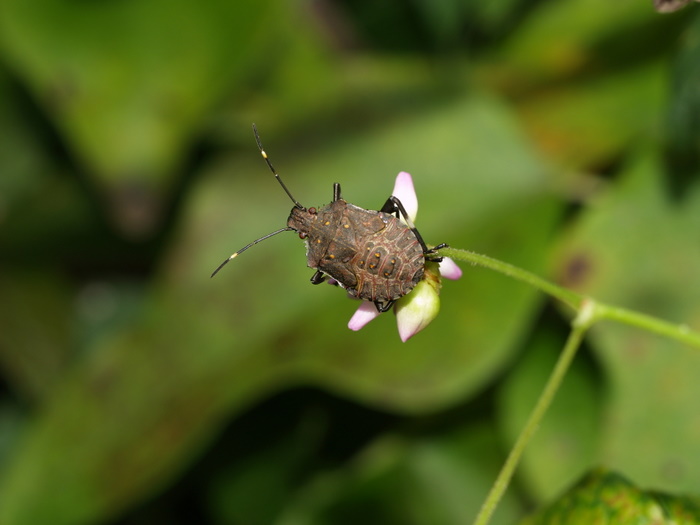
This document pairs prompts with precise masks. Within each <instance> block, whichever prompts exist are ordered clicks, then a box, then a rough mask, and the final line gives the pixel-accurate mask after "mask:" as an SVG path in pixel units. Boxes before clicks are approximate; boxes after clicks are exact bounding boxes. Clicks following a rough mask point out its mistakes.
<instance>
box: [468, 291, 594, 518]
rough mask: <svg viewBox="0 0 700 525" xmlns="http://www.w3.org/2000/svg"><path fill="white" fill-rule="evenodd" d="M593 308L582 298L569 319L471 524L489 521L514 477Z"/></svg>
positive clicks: (586, 326)
mask: <svg viewBox="0 0 700 525" xmlns="http://www.w3.org/2000/svg"><path fill="white" fill-rule="evenodd" d="M587 305H590V306H587ZM592 308H594V305H593V303H592V302H584V306H583V307H582V309H581V312H580V313H579V315H578V316H577V317H576V319H574V322H573V323H572V330H571V333H570V334H569V338H568V339H567V341H566V345H565V346H564V350H563V351H562V353H561V354H560V356H559V359H558V360H557V364H556V366H555V367H554V370H552V374H551V375H550V376H549V380H548V381H547V384H546V385H545V387H544V390H543V391H542V394H541V395H540V397H539V399H538V400H537V404H536V405H535V407H534V409H533V410H532V413H531V414H530V417H529V418H528V420H527V423H526V424H525V427H524V428H523V430H522V431H521V432H520V435H519V436H518V439H517V441H516V442H515V445H514V446H513V449H512V450H511V451H510V454H509V455H508V459H506V462H505V463H504V465H503V467H502V468H501V471H500V472H499V474H498V477H497V478H496V481H495V482H494V484H493V487H491V491H490V492H489V494H488V496H487V497H486V500H485V501H484V504H483V505H482V506H481V510H480V511H479V514H478V515H477V517H476V520H475V521H474V525H486V524H487V523H488V522H489V520H490V519H491V515H492V514H493V512H494V511H495V510H496V506H497V505H498V502H499V501H500V500H501V498H502V497H503V494H504V493H505V491H506V489H507V488H508V484H509V483H510V480H511V478H512V477H513V473H514V472H515V469H516V467H517V466H518V463H519V461H520V458H521V457H522V455H523V452H524V451H525V447H527V445H528V443H529V442H530V440H531V439H532V436H533V435H534V434H535V431H536V430H537V428H538V427H539V425H540V423H541V421H542V418H543V417H544V415H545V413H546V412H547V409H548V408H549V406H550V405H551V404H552V400H553V399H554V396H555V395H556V393H557V390H559V387H560V385H561V383H562V381H563V380H564V376H566V372H567V371H568V369H569V366H570V365H571V362H572V361H573V359H574V356H575V355H576V351H577V350H578V348H579V347H580V346H581V341H582V340H583V336H584V335H585V333H586V330H588V328H589V327H590V325H591V324H592V323H593V322H594V320H595V317H594V315H593V312H592V310H591V309H592Z"/></svg>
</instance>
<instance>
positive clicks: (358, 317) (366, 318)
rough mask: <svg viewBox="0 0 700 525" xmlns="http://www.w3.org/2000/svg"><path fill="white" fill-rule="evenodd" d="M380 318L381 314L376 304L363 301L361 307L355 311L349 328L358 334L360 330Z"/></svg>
mask: <svg viewBox="0 0 700 525" xmlns="http://www.w3.org/2000/svg"><path fill="white" fill-rule="evenodd" d="M376 317H379V312H378V311H377V307H376V306H374V303H370V302H369V301H362V304H361V305H360V307H359V308H358V309H357V310H356V311H355V313H354V315H353V316H352V317H351V318H350V322H348V328H349V329H350V330H354V331H355V332H357V331H358V330H359V329H361V328H363V327H364V326H365V325H366V324H367V323H369V322H370V321H371V320H372V319H375V318H376Z"/></svg>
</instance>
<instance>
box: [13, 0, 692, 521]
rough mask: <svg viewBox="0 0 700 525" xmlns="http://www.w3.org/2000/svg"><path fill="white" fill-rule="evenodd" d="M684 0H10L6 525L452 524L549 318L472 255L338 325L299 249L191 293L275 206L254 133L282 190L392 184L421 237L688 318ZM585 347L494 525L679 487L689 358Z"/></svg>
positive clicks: (531, 297) (278, 194)
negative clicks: (459, 268) (398, 314)
mask: <svg viewBox="0 0 700 525" xmlns="http://www.w3.org/2000/svg"><path fill="white" fill-rule="evenodd" d="M694 7H695V6H689V7H687V8H686V9H684V10H680V11H678V12H677V13H674V14H666V15H660V14H658V13H656V12H655V11H654V10H653V8H652V5H651V2H650V1H649V2H647V1H644V0H635V1H632V0H625V1H620V2H605V1H603V0H566V1H557V2H552V1H544V0H542V1H535V0H500V1H497V2H475V1H465V0H462V1H458V0H442V1H438V2H427V1H424V2H411V3H405V2H397V1H391V2H380V3H378V2H370V1H369V0H364V1H360V0H356V1H350V0H345V1H341V0H335V1H331V0H326V1H320V2H302V1H298V2H279V1H277V2H276V1H269V2H261V1H258V2H252V1H248V0H245V1H239V2H234V1H230V0H206V1H204V2H188V1H185V0H169V1H167V2H166V1H164V0H142V1H139V2H134V1H128V0H109V1H104V2H80V1H69V0H5V1H4V2H3V3H2V5H0V134H1V136H2V140H0V272H1V273H0V370H1V372H2V383H1V385H2V390H1V391H0V523H2V524H5V523H7V524H11V525H15V524H16V525H25V524H27V525H34V524H43V523H52V524H57V525H64V524H65V525H73V524H76V525H77V524H88V523H115V524H117V523H118V524H123V525H127V524H138V523H173V524H178V523H191V522H197V523H212V524H239V523H241V524H244V523H245V524H258V523H259V524H268V523H278V524H301V523H308V524H312V523H313V524H322V523H334V524H337V523H355V522H357V521H359V520H363V521H368V522H372V523H375V522H376V523H402V524H406V523H410V524H416V525H422V524H445V525H447V524H457V523H465V522H469V521H470V520H471V518H472V517H473V516H474V515H475V513H476V511H477V510H478V508H479V505H480V503H481V501H482V500H483V497H484V496H485V494H486V492H487V490H488V488H489V485H490V483H491V482H492V480H493V478H494V477H495V473H496V472H497V470H498V468H499V466H500V464H501V463H502V461H503V458H504V455H505V454H506V453H507V450H508V447H509V445H510V444H511V443H512V441H513V440H514V438H515V436H516V435H517V432H518V431H519V429H520V428H521V426H522V423H523V421H524V418H525V417H526V416H527V413H528V411H529V409H530V407H531V406H532V404H533V402H534V399H535V397H536V396H537V394H538V392H539V390H540V388H541V386H542V384H543V382H544V380H545V378H546V376H547V373H548V371H549V370H550V369H551V366H552V363H553V360H554V358H555V356H556V354H557V352H558V351H559V350H560V348H561V346H562V344H563V341H564V338H565V337H566V323H567V321H568V314H569V312H566V311H563V310H559V309H558V308H557V306H556V305H554V304H552V303H550V302H548V301H547V300H546V298H545V297H542V296H541V295H539V294H538V293H536V292H535V291H534V290H531V289H529V288H527V287H525V286H524V285H522V284H519V283H515V282H513V281H510V280H508V279H506V278H504V277H503V276H501V275H497V274H494V273H492V272H488V271H486V270H483V269H479V268H469V267H468V268H464V277H463V278H462V279H461V280H460V281H457V282H447V283H445V284H444V287H443V293H442V311H441V313H440V315H439V317H438V318H437V319H436V320H435V321H434V322H433V324H432V325H431V326H430V327H429V328H428V329H426V330H425V331H424V332H422V333H421V334H419V335H418V336H416V337H415V338H414V339H412V340H411V341H409V342H408V343H406V344H403V343H401V342H400V341H399V339H398V335H397V334H396V328H395V324H394V319H393V316H392V314H386V315H383V316H381V318H380V319H378V320H376V321H374V322H373V323H372V324H371V325H369V326H368V327H367V328H365V329H364V330H362V331H361V332H358V333H352V332H349V331H348V330H347V328H346V327H345V325H346V322H347V319H349V317H350V315H351V314H352V312H353V310H354V308H355V307H356V304H355V303H353V302H351V301H349V300H347V299H345V298H344V297H343V293H342V292H341V291H339V290H338V289H336V288H334V287H330V286H318V287H313V286H310V284H309V283H308V278H309V277H310V276H311V273H312V272H311V270H309V269H308V268H306V267H305V264H304V255H303V254H304V251H303V248H302V245H301V242H300V241H299V240H298V239H296V238H295V236H294V235H292V234H287V235H281V236H278V237H276V238H274V239H270V240H268V241H266V242H265V243H262V244H260V245H258V246H256V247H255V248H253V249H251V250H250V251H248V252H246V253H245V255H244V256H241V257H240V258H238V259H236V261H235V262H233V263H231V264H230V265H229V266H227V267H226V268H225V270H224V271H222V272H221V274H219V275H217V277H216V278H215V279H213V280H211V279H209V274H210V273H211V271H212V270H213V269H214V268H215V267H216V265H217V264H218V263H219V262H220V261H221V260H222V259H223V258H224V257H225V256H227V255H228V254H230V253H231V252H232V251H234V250H236V249H238V248H240V247H241V246H243V245H245V244H246V243H247V242H250V241H251V240H253V239H254V238H257V237H259V236H261V235H264V234H265V233H267V232H269V231H272V230H274V229H276V228H279V227H281V226H283V225H284V221H285V219H286V217H287V213H288V210H289V208H290V207H291V203H290V202H289V200H288V199H287V197H286V195H285V194H284V193H283V192H282V191H281V189H280V188H279V187H278V186H277V184H276V183H275V181H274V179H273V177H272V176H271V174H270V173H269V171H267V168H266V167H265V165H264V163H263V162H262V160H261V159H260V157H259V154H258V152H257V147H256V146H255V143H254V141H253V136H252V132H251V129H250V123H251V122H253V121H255V122H256V123H257V125H258V128H259V130H260V132H261V135H262V139H263V141H264V143H265V147H266V150H267V152H268V153H269V154H270V156H271V158H272V160H273V162H274V164H275V166H276V168H277V169H278V170H279V171H280V173H281V174H282V176H283V177H284V179H285V181H286V184H287V185H288V186H289V187H290V189H291V190H292V192H293V194H294V195H295V197H296V198H297V199H299V200H300V201H301V202H302V203H304V204H305V205H307V206H318V205H322V204H323V203H327V202H328V201H329V200H330V197H331V190H332V183H333V182H340V183H341V184H342V187H343V195H344V197H345V198H346V199H348V200H349V201H350V202H353V203H355V204H357V205H360V206H363V207H365V208H375V209H376V208H378V207H380V206H381V205H382V204H383V202H384V201H385V200H386V198H387V196H388V195H389V192H390V191H391V188H392V186H393V178H394V176H395V175H396V173H398V172H399V171H401V170H405V171H409V172H410V173H411V174H412V175H413V177H414V180H415V182H416V186H417V191H418V196H419V202H420V209H419V216H418V221H417V222H418V227H419V228H420V230H421V232H422V233H423V235H424V237H425V238H426V239H427V240H428V242H430V243H434V244H436V243H438V242H448V243H450V244H451V245H453V246H455V247H459V248H467V249H471V250H474V251H477V252H480V253H485V254H488V255H490V256H493V257H496V258H499V259H502V260H506V261H508V262H510V263H512V264H516V265H518V266H521V267H523V268H526V269H528V270H530V271H533V272H535V273H538V274H541V275H544V276H546V277H548V278H549V279H551V280H554V281H557V282H559V283H561V284H563V285H566V286H569V287H571V288H573V289H576V290H578V291H581V292H584V293H588V294H591V295H592V296H594V297H597V298H600V299H601V300H605V301H608V302H612V303H615V304H620V305H622V306H625V307H628V308H634V309H638V310H640V311H643V312H648V313H651V314H653V315H657V316H659V317H662V318H666V319H669V320H673V321H678V322H685V323H687V324H688V325H689V326H692V327H695V328H696V329H698V328H699V327H700V303H699V302H698V301H697V297H700V280H699V279H698V277H697V268H699V267H700V243H699V242H698V232H699V231H700V190H699V189H698V184H697V178H698V177H697V176H698V168H699V166H698V163H699V162H700V154H699V152H700V130H699V126H700V120H699V119H698V118H697V115H698V114H699V113H698V111H700V94H699V93H700V91H699V90H698V83H697V79H698V78H699V77H698V75H699V74H700V73H699V71H700V46H699V45H698V42H700V8H697V9H695V8H694ZM585 350H586V351H584V352H583V353H582V354H581V355H580V356H579V358H578V359H577V361H576V363H575V366H574V368H573V369H572V370H571V373H570V375H569V377H568V378H567V381H566V383H565V385H564V387H563V389H562V391H561V392H560V395H559V397H558V398H557V400H556V402H555V404H554V406H553V407H552V410H551V412H550V414H548V417H547V419H546V420H545V422H544V424H543V425H542V428H541V429H540V432H539V434H538V436H537V438H536V440H535V441H534V442H533V444H532V446H531V448H530V449H529V450H528V451H527V453H526V456H525V458H524V461H523V463H522V466H521V468H520V470H519V472H518V477H517V479H516V481H515V483H514V485H513V487H512V488H511V490H510V491H509V493H508V495H507V497H506V499H505V500H504V502H503V503H502V506H501V508H499V511H498V512H497V514H496V516H495V522H498V523H511V522H514V521H516V520H518V519H519V518H522V517H523V516H525V515H526V514H527V513H528V512H529V511H530V510H532V509H533V508H534V507H535V506H541V505H545V504H547V503H551V502H552V500H553V499H554V498H556V497H557V496H558V495H559V494H562V493H563V492H564V491H565V490H566V489H567V488H568V487H570V486H571V485H572V484H573V483H574V482H575V481H576V480H577V479H579V478H580V477H581V476H582V474H583V473H584V472H586V471H589V470H590V469H591V468H593V467H594V466H596V465H604V466H606V467H607V468H610V469H613V470H615V471H617V472H620V473H621V474H622V475H623V476H625V477H626V478H628V479H629V480H630V487H632V486H638V487H641V489H634V490H636V491H637V492H639V493H640V494H642V496H643V497H647V492H644V491H646V490H658V491H663V492H666V493H675V494H689V495H697V493H698V491H697V487H698V486H700V479H698V472H700V468H699V467H700V464H699V463H698V461H699V459H698V454H697V445H696V444H697V443H698V442H699V440H700V431H699V430H698V429H700V420H699V419H698V417H699V415H700V413H698V411H697V409H696V400H697V398H698V394H699V392H697V389H698V387H697V386H696V384H697V383H695V382H694V378H695V377H696V376H697V373H698V371H700V355H699V354H698V352H697V351H696V350H691V349H689V348H685V347H683V346H682V345H679V344H676V343H672V342H669V341H665V340H661V339H659V338H657V337H655V336H651V335H649V334H646V333H643V332H641V331H639V330H637V329H628V328H623V327H619V326H613V325H602V326H597V327H595V330H594V332H593V333H592V334H591V337H590V338H589V339H588V341H587V347H586V349H585ZM594 476H595V475H594ZM611 476H612V479H613V481H615V482H617V480H618V478H616V477H615V475H611ZM589 479H597V478H589ZM620 479H621V478H620ZM585 483H586V482H584V485H585ZM625 483H627V482H626V481H625ZM593 490H594V491H595V490H598V488H597V486H596V487H594V489H593ZM574 494H576V493H575V492H574ZM586 497H589V496H586ZM567 498H569V499H567ZM571 499H572V496H565V497H564V499H562V500H561V501H562V502H564V504H566V505H569V503H568V502H569V501H570V500H571ZM574 499H575V497H574ZM669 501H671V500H669ZM674 501H675V500H674ZM684 501H685V500H684ZM550 508H554V509H555V510H552V511H550V512H552V513H554V514H552V518H551V519H552V520H556V519H557V516H556V512H557V511H556V507H550ZM542 516H548V514H546V511H543V512H542V513H541V514H539V515H535V517H533V518H531V519H533V520H539V521H533V523H545V522H546V521H543V519H544V518H542ZM582 519H584V521H582V522H585V518H582Z"/></svg>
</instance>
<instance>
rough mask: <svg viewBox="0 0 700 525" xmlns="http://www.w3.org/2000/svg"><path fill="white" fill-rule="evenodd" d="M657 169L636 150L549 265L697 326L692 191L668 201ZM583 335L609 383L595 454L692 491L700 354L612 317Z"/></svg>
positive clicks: (699, 417) (590, 288)
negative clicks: (679, 200)
mask: <svg viewBox="0 0 700 525" xmlns="http://www.w3.org/2000/svg"><path fill="white" fill-rule="evenodd" d="M662 176H663V169H662V167H661V165H660V163H659V162H658V159H657V158H656V157H655V156H654V155H653V154H652V153H648V154H643V155H640V156H639V158H638V159H637V160H636V161H635V162H634V163H633V164H632V165H631V166H629V167H628V168H627V169H626V170H625V171H624V173H623V174H621V180H619V182H618V183H617V184H616V185H615V186H614V187H612V188H610V191H609V192H608V193H607V194H605V195H603V196H601V197H600V198H599V199H597V200H596V201H595V202H593V203H591V206H590V207H589V209H588V210H587V211H586V213H584V214H583V215H582V216H581V217H580V220H579V221H578V222H577V224H576V226H575V228H573V230H572V231H571V232H569V234H568V235H567V237H566V238H565V240H564V242H563V246H562V250H561V253H560V256H559V257H558V263H557V267H558V270H557V272H558V275H560V276H561V277H560V278H561V280H562V281H563V284H564V285H566V286H568V287H573V288H576V289H577V290H578V291H580V292H582V293H585V294H590V295H591V296H593V297H595V298H596V299H598V300H600V301H603V302H607V303H611V304H617V305H620V306H623V307H626V308H630V309H635V310H638V311H641V312H645V313H648V314H651V315H655V316H658V317H661V318H663V319H666V320H670V321H673V322H687V323H688V324H690V325H691V326H696V327H697V324H698V320H699V319H700V305H698V301H697V298H698V297H700V280H698V278H697V268H699V267H700V245H698V243H697V232H698V231H700V215H699V214H698V213H697V210H698V207H699V206H700V192H698V191H695V192H694V193H689V194H687V195H686V196H685V199H684V201H683V202H682V203H674V202H672V201H670V200H669V198H668V197H667V195H666V192H665V191H664V189H665V188H664V185H663V181H662ZM590 342H591V344H592V346H593V348H594V350H595V352H596V355H597V356H598V359H599V360H600V362H601V364H602V366H603V368H604V370H605V374H606V376H607V380H608V383H609V385H608V388H607V390H608V392H609V400H608V404H607V406H606V407H605V410H606V416H605V419H604V421H605V425H604V427H603V428H602V433H601V436H600V450H599V453H598V457H599V461H603V462H604V463H605V465H606V466H609V467H611V468H614V469H616V470H619V471H620V472H622V473H624V475H626V476H629V477H630V478H631V479H633V480H634V481H635V483H639V484H641V485H644V486H650V487H655V488H659V489H662V490H667V491H673V492H675V491H691V490H696V489H697V487H698V486H699V484H700V473H699V472H698V469H696V468H694V467H693V465H695V464H696V463H697V428H698V427H699V426H700V413H699V412H698V410H697V399H698V397H699V396H700V387H699V386H698V382H697V381H696V376H697V370H698V369H700V353H698V351H697V349H694V348H690V347H686V346H683V345H682V344H680V343H676V342H673V341H671V340H668V339H664V338H661V337H658V336H654V335H650V334H647V333H644V332H643V331H641V330H639V329H637V328H632V327H627V326H623V325H620V324H613V323H605V324H601V325H600V326H594V327H593V330H592V332H591V334H590Z"/></svg>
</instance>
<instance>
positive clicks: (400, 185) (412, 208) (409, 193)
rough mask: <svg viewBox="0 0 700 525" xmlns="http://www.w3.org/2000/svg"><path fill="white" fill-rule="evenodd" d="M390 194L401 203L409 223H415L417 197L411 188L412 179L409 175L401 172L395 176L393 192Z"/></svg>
mask: <svg viewBox="0 0 700 525" xmlns="http://www.w3.org/2000/svg"><path fill="white" fill-rule="evenodd" d="M391 194H392V195H393V196H394V197H396V198H397V199H399V200H400V201H401V204H403V207H404V208H405V209H406V213H407V214H408V217H409V218H410V219H411V221H413V222H416V215H417V214H418V197H417V196H416V189H415V188H414V186H413V178H412V177H411V174H410V173H406V172H405V171H402V172H401V173H399V174H398V175H397V176H396V182H395V183H394V191H392V192H391Z"/></svg>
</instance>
